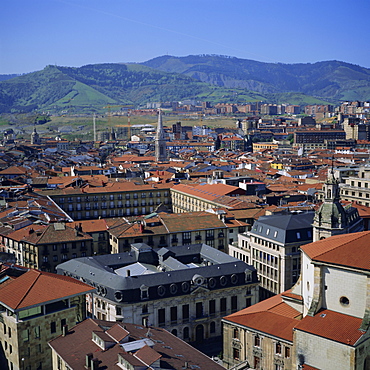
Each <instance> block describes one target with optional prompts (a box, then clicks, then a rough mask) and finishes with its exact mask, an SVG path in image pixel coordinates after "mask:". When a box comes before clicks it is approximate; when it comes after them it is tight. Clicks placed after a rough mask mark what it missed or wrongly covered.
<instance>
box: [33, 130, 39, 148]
mask: <svg viewBox="0 0 370 370" xmlns="http://www.w3.org/2000/svg"><path fill="white" fill-rule="evenodd" d="M35 144H40V136H39V134H38V133H37V131H36V127H34V128H33V132H32V134H31V145H35Z"/></svg>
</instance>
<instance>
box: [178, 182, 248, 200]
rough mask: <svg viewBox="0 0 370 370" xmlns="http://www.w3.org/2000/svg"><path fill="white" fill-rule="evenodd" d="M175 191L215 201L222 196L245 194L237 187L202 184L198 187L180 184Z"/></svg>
mask: <svg viewBox="0 0 370 370" xmlns="http://www.w3.org/2000/svg"><path fill="white" fill-rule="evenodd" d="M172 189H173V190H175V191H180V192H182V193H185V194H188V195H191V196H195V197H198V198H202V199H206V200H214V199H216V198H218V197H220V196H222V195H230V194H235V193H236V192H237V193H238V194H245V192H244V191H243V190H242V189H240V188H238V187H237V186H232V185H226V184H200V185H197V186H189V185H183V184H178V185H174V186H173V188H172Z"/></svg>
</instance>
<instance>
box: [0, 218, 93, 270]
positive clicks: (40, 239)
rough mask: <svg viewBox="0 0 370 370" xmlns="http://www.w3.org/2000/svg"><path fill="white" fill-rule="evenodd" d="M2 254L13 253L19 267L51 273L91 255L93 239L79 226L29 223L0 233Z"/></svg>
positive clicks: (58, 223)
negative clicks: (73, 260)
mask: <svg viewBox="0 0 370 370" xmlns="http://www.w3.org/2000/svg"><path fill="white" fill-rule="evenodd" d="M0 236H2V247H3V250H4V252H7V253H11V254H14V256H15V257H16V260H17V263H18V264H19V265H22V266H25V267H29V268H36V269H40V270H43V271H49V272H54V271H55V270H56V266H57V265H58V264H59V263H61V262H64V261H67V260H69V259H71V258H77V257H86V256H92V255H93V254H94V251H93V244H92V242H93V238H92V237H91V236H90V235H89V234H87V233H85V232H83V231H82V230H81V228H80V226H78V225H76V226H75V227H74V228H72V227H69V226H67V225H66V224H65V223H62V222H56V223H52V224H49V225H42V224H32V225H29V226H26V227H23V228H21V229H18V230H14V231H12V232H9V231H6V232H5V233H3V234H1V231H0Z"/></svg>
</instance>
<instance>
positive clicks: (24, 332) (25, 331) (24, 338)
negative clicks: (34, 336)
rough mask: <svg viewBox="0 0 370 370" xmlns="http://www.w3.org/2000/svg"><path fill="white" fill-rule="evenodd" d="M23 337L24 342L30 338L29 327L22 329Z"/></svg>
mask: <svg viewBox="0 0 370 370" xmlns="http://www.w3.org/2000/svg"><path fill="white" fill-rule="evenodd" d="M22 338H23V341H24V342H28V341H29V339H30V331H29V329H25V330H23V331H22Z"/></svg>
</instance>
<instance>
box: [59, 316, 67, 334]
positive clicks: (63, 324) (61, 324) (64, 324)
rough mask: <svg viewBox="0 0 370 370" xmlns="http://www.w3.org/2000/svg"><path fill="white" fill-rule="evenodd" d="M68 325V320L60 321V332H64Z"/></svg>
mask: <svg viewBox="0 0 370 370" xmlns="http://www.w3.org/2000/svg"><path fill="white" fill-rule="evenodd" d="M66 325H67V320H66V319H62V320H60V330H61V331H62V330H63V328H64V327H65V326H66Z"/></svg>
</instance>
